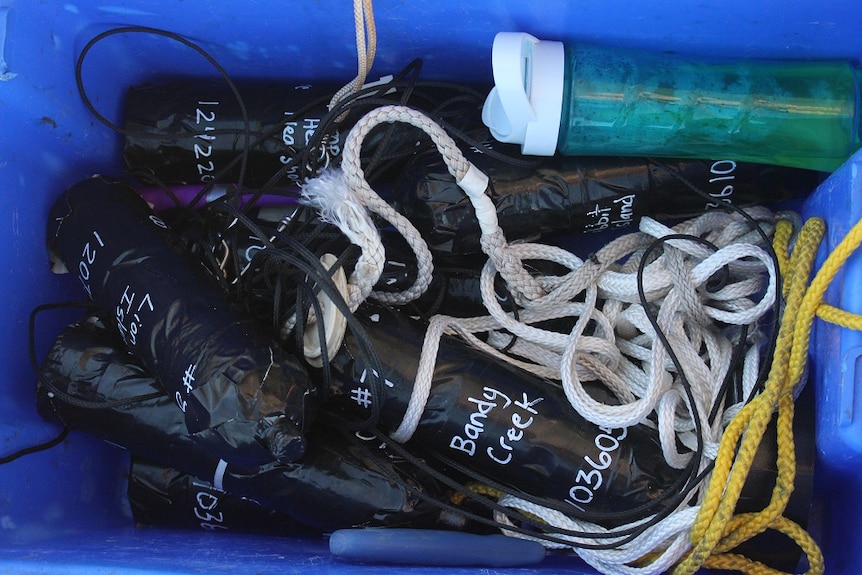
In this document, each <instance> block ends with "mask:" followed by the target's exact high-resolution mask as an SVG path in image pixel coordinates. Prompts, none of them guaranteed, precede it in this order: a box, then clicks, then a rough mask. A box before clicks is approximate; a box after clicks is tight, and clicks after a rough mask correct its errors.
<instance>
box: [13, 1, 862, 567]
mask: <svg viewBox="0 0 862 575" xmlns="http://www.w3.org/2000/svg"><path fill="white" fill-rule="evenodd" d="M375 12H376V20H377V25H378V37H379V44H378V58H377V61H376V63H375V68H374V72H379V73H381V74H385V73H389V72H392V71H395V70H398V69H400V68H401V67H403V66H404V65H406V64H407V63H408V62H409V61H410V60H412V59H413V58H415V57H421V58H423V59H424V69H423V70H424V74H426V75H427V76H428V77H438V78H447V79H462V80H469V81H476V80H479V81H484V82H490V47H491V43H492V40H493V37H494V35H495V33H496V32H498V31H501V30H522V31H527V32H530V33H532V34H534V35H536V36H539V37H543V38H548V39H561V40H586V41H596V42H602V43H611V44H620V45H627V46H633V47H644V48H652V49H661V50H672V51H679V52H684V53H688V54H692V55H715V54H721V55H728V56H747V57H775V58H827V57H828V58H844V59H851V60H854V61H859V59H860V57H862V35H860V34H859V31H860V29H862V5H860V4H859V3H856V2H848V1H845V0H824V1H820V2H806V1H803V0H795V1H792V2H787V1H780V0H760V1H757V2H750V1H747V0H705V1H702V2H690V1H688V0H661V1H657V0H644V1H641V2H637V3H632V2H629V1H626V0H581V1H579V2H572V1H570V0H543V1H541V2H538V1H537V2H523V1H517V0H494V1H490V0H489V1H482V0H480V1H474V2H459V1H452V0H448V1H446V0H442V1H441V0H411V1H410V2H405V1H403V0H378V1H377V2H376V5H375ZM128 25H140V26H152V27H157V28H162V29H167V30H170V31H172V32H176V33H179V34H182V35H183V36H185V37H187V38H189V39H191V40H193V41H195V42H198V43H199V44H201V45H202V46H203V47H204V48H205V49H207V50H208V51H210V52H211V53H212V54H213V56H214V57H215V58H216V59H217V60H218V61H219V62H221V63H222V64H223V65H224V66H225V67H226V68H227V70H228V71H229V72H230V73H231V75H233V76H235V77H243V76H248V77H289V78H293V79H322V78H327V79H335V80H340V81H346V80H348V79H350V78H351V77H352V76H353V74H354V69H355V48H354V37H353V34H354V31H353V17H352V7H351V3H350V2H347V1H341V2H335V1H331V0H295V1H294V2H283V1H282V2H274V1H269V0H248V1H246V2H228V1H225V0H186V1H177V0H134V1H133V0H104V1H94V0H70V1H68V2H58V1H53V0H5V1H3V0H0V49H2V52H0V246H2V248H0V249H2V251H3V253H5V254H6V255H5V256H4V257H3V259H2V265H0V319H2V321H3V329H2V330H0V350H2V363H0V394H2V401H0V454H5V453H10V452H13V451H15V450H17V449H20V448H22V447H25V446H29V445H32V444H34V443H39V442H42V441H45V440H47V439H50V438H51V437H53V436H54V435H55V434H56V433H57V431H58V430H57V429H56V428H54V427H53V426H51V425H49V424H47V423H45V422H43V421H42V420H41V419H40V418H39V416H38V415H37V414H36V412H35V408H34V402H33V388H34V375H33V372H32V369H31V366H30V363H29V361H28V346H27V323H28V315H29V313H30V310H31V309H32V308H34V307H35V306H37V305H39V304H42V303H46V302H51V301H61V300H69V299H79V298H80V296H81V294H80V288H79V286H77V285H75V283H74V280H72V279H69V278H68V277H66V278H58V277H57V276H53V275H51V274H50V273H49V270H48V260H47V254H46V251H45V247H44V234H45V217H46V214H47V212H48V207H49V206H50V204H51V203H52V202H53V200H54V198H55V197H56V196H57V195H58V194H59V193H60V192H61V191H62V190H63V189H65V188H66V187H67V186H68V185H70V184H72V183H74V182H76V181H78V180H80V179H82V178H85V177H87V176H89V175H91V174H93V173H97V172H101V173H106V174H116V173H119V171H120V169H121V162H120V143H121V138H120V136H119V135H117V134H116V133H114V132H112V131H110V130H109V129H107V128H105V127H104V126H103V125H101V124H100V123H99V122H97V121H96V120H95V119H94V118H93V116H92V115H91V114H90V113H89V112H88V111H87V110H86V109H85V107H84V106H83V104H82V102H81V100H80V98H79V97H78V94H77V91H76V86H75V76H74V69H75V61H76V58H77V55H78V54H79V52H80V50H81V48H82V47H83V46H84V44H85V43H86V42H87V41H88V40H89V39H90V38H92V37H93V36H94V35H96V34H98V33H100V32H103V31H105V30H108V29H110V28H114V27H117V26H128ZM455 62H457V66H453V63H455ZM84 72H85V73H84V79H85V81H86V84H87V87H88V91H89V94H90V96H91V98H92V100H93V102H94V104H95V105H96V106H97V108H98V109H99V110H100V111H101V113H103V114H104V115H106V116H107V117H109V118H111V119H113V120H115V121H119V119H120V109H121V103H122V99H123V96H124V94H125V90H126V88H127V87H129V86H130V85H133V84H135V83H140V82H142V81H145V80H147V79H150V78H154V77H158V76H161V75H164V74H168V73H170V74H189V73H194V74H214V73H215V72H214V70H212V69H211V68H210V67H209V65H208V64H207V63H206V62H205V61H203V60H202V59H201V58H200V56H198V55H196V54H194V53H193V52H191V51H190V50H188V49H186V48H184V47H182V46H180V45H178V44H176V43H173V42H170V41H168V40H165V39H163V38H155V37H152V36H146V35H142V34H128V35H126V36H124V37H116V38H114V39H112V40H111V41H110V42H106V43H104V44H101V45H99V46H98V47H97V48H95V49H94V50H93V52H92V54H91V57H90V58H89V60H88V62H87V66H86V69H85V71H84ZM860 165H862V160H859V161H858V163H855V164H850V165H849V167H848V168H846V171H845V172H843V175H841V176H840V177H838V178H837V179H835V180H834V181H832V183H830V184H828V189H827V191H826V192H825V193H827V194H830V195H829V197H828V199H827V200H826V201H825V202H824V203H823V204H822V207H820V208H812V210H814V211H820V212H821V213H825V215H826V216H827V217H828V218H829V219H830V223H832V220H837V221H839V222H842V223H843V224H845V225H846V224H848V223H849V222H851V221H853V220H855V219H856V218H857V217H858V216H859V206H858V205H856V204H858V203H859V201H860V200H859V199H857V198H858V197H859V194H860V189H859V188H860V182H859V176H858V175H857V173H856V170H857V169H858V167H859V166H860ZM830 190H831V191H830ZM853 190H855V192H854V191H853ZM854 196H856V197H854ZM851 205H852V210H851V211H849V212H848V211H847V209H846V208H847V206H851ZM856 273H862V272H856ZM856 273H852V272H849V271H848V272H847V275H845V277H844V280H843V281H844V285H845V286H846V287H845V289H844V290H843V294H842V295H841V297H842V301H841V303H842V305H844V306H845V307H853V302H854V300H855V302H856V304H857V305H856V307H860V306H862V303H860V302H862V299H860V298H858V297H856V294H855V293H854V290H853V289H852V288H851V286H855V285H857V284H856V283H855V281H854V280H852V278H853V277H855V275H856ZM837 289H838V290H841V288H840V287H839V288H837ZM856 311H860V310H858V309H857V310H856ZM70 317H71V316H68V317H63V316H62V314H55V315H52V316H50V317H47V318H44V319H43V320H42V321H41V322H40V330H39V334H40V337H39V338H38V341H37V344H38V347H39V349H40V350H42V351H44V349H45V348H46V346H47V345H48V343H49V342H50V341H51V340H52V339H53V337H54V335H55V334H56V333H58V332H59V330H60V329H61V327H62V326H63V325H65V324H66V323H68V320H69V318H70ZM837 337H839V336H838V335H836V334H835V332H834V330H832V331H829V330H827V329H822V328H821V327H818V332H817V339H816V340H815V345H820V344H824V342H832V341H834V338H837ZM845 341H846V342H847V343H846V345H845ZM857 345H858V344H856V343H852V342H850V341H849V340H845V339H842V347H840V348H839V347H836V346H831V345H829V346H827V345H825V344H824V345H823V347H822V348H820V347H818V352H817V356H816V361H815V362H814V370H815V375H816V380H815V383H816V384H817V385H818V386H819V389H818V391H819V396H820V399H821V402H820V403H821V405H820V408H819V409H820V410H819V414H818V416H819V418H820V421H819V423H821V424H822V425H820V427H819V432H818V433H819V435H818V437H819V438H820V439H821V441H820V448H821V451H820V452H819V453H820V456H821V459H819V460H818V466H819V467H818V470H819V471H818V477H817V481H818V483H817V489H818V493H819V494H820V495H821V499H818V501H817V505H816V510H817V515H816V517H815V519H816V522H815V527H816V528H817V532H818V533H819V534H820V536H821V541H822V543H823V544H824V547H825V550H826V554H827V561H828V569H827V572H828V573H835V574H850V573H855V572H857V570H858V568H857V567H856V564H858V562H859V560H860V557H859V554H858V553H856V551H857V550H859V549H862V546H861V545H860V542H862V541H860V531H862V529H860V527H862V471H860V470H859V465H858V459H859V445H860V443H862V439H860V437H862V436H860V434H858V433H857V432H856V431H855V428H854V427H852V423H854V421H855V423H857V424H858V417H857V419H856V420H854V413H852V412H851V413H850V415H849V416H846V415H845V414H844V413H843V412H830V411H828V410H829V409H831V408H832V407H833V403H834V402H836V401H837V405H838V406H844V405H851V406H853V407H855V406H856V405H862V399H860V397H862V396H856V395H854V393H853V390H852V385H853V382H854V381H855V373H854V372H852V371H851V372H850V374H849V375H848V374H847V372H846V371H845V368H848V369H851V370H853V369H855V366H856V365H857V363H858V359H857V358H858V357H859V352H858V349H859V348H858V347H856V346H857ZM820 349H828V350H829V352H828V353H829V355H827V352H826V351H819V350H820ZM839 349H841V350H842V351H841V352H840V353H842V354H844V355H837V354H839V351H838V350H839ZM853 353H856V354H857V355H855V356H853V358H852V359H847V358H849V357H850V355H852V354H853ZM848 385H849V386H850V391H847V388H846V387H842V386H848ZM842 389H844V391H841V390H842ZM835 393H837V394H838V397H837V398H835V397H833V394H835ZM848 394H849V395H848ZM848 398H849V399H848ZM847 402H849V403H847ZM846 417H849V419H850V422H851V426H850V427H847V426H845V425H844V423H845V421H846ZM833 434H834V436H833ZM127 472H128V456H127V454H126V453H125V452H123V451H122V450H121V449H118V448H116V447H113V446H110V445H107V444H104V443H101V442H98V441H95V440H93V439H90V438H88V437H86V436H84V435H81V434H78V433H72V434H71V435H70V437H69V439H68V440H67V441H66V442H65V443H63V444H62V445H61V446H59V447H57V448H55V449H52V450H50V451H47V452H43V453H39V454H35V455H31V456H28V457H25V458H23V459H20V460H17V461H15V462H13V463H10V464H8V465H3V466H0V573H124V574H133V573H198V572H200V573H228V572H234V571H236V570H237V569H242V570H244V571H246V572H253V573H268V572H273V573H274V572H278V573H292V572H302V573H332V572H338V573H341V572H345V573H347V572H360V571H361V572H376V571H377V569H375V568H373V567H354V566H347V565H344V564H340V563H336V562H333V560H332V559H331V558H330V556H329V554H328V552H327V549H326V544H325V542H324V541H299V540H297V541H293V540H284V539H273V538H265V537H249V536H241V535H225V534H219V535H215V534H201V533H177V532H169V531H162V530H154V529H141V530H135V529H134V526H133V525H132V519H131V514H130V512H129V510H128V506H127V503H126V502H125V500H124V492H125V484H124V480H123V477H124V475H125V474H126V473H127ZM826 495H828V496H829V498H831V499H829V500H830V501H831V503H828V504H827V503H825V501H826V499H827V498H826V497H825V496H826ZM563 571H565V572H567V573H584V574H587V573H593V571H592V570H590V569H589V568H587V567H585V566H583V564H582V563H579V562H578V561H576V560H560V559H555V560H553V561H548V562H546V563H545V564H543V565H541V566H540V567H538V568H536V569H528V570H517V572H518V573H533V572H535V573H559V572H563ZM399 572H410V573H419V572H427V573H439V572H440V571H439V570H436V569H427V570H423V569H399ZM447 572H450V573H456V572H459V571H458V570H450V571H447ZM463 572H464V573H467V572H475V571H474V570H463ZM488 572H496V571H488ZM501 572H506V571H505V570H502V571H501ZM512 572H513V573H514V572H516V571H515V570H513V571H512Z"/></svg>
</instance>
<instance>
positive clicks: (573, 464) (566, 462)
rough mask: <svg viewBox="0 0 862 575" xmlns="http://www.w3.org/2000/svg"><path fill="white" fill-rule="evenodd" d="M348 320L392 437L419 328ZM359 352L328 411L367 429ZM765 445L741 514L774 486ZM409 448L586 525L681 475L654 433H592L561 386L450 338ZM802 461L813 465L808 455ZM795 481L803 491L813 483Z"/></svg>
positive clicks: (387, 316) (595, 386) (347, 353)
mask: <svg viewBox="0 0 862 575" xmlns="http://www.w3.org/2000/svg"><path fill="white" fill-rule="evenodd" d="M356 315H357V317H358V318H359V319H360V320H361V321H362V322H363V325H364V326H365V328H366V330H367V332H368V335H369V337H370V338H371V340H372V343H373V345H374V348H375V350H376V352H377V354H378V356H379V358H380V361H381V363H382V365H383V369H384V370H385V373H383V374H382V379H383V382H384V385H383V386H382V388H383V390H384V392H385V393H386V396H385V399H384V404H383V408H382V410H381V421H380V425H381V428H382V429H383V430H386V431H387V432H392V431H394V429H395V427H396V426H397V425H398V424H400V422H401V419H402V417H403V414H404V412H405V410H406V408H407V404H408V402H409V398H410V394H411V392H412V388H413V381H414V380H415V377H416V372H417V368H418V364H419V357H420V350H421V346H422V343H423V339H424V335H425V327H426V326H425V324H423V323H421V322H418V321H415V320H412V319H410V318H408V317H406V316H405V315H404V314H400V313H398V312H396V311H393V310H391V309H389V308H387V307H384V306H381V305H376V304H370V303H367V302H366V303H365V304H363V305H362V306H360V308H359V310H358V311H357V313H356ZM357 351H358V347H357V345H356V341H355V340H354V339H353V337H352V335H351V334H348V335H347V337H346V339H345V342H344V345H343V346H342V348H341V350H340V351H339V353H338V354H337V355H336V357H335V359H334V360H333V362H332V370H333V375H334V378H333V380H334V381H333V388H332V390H331V401H332V402H334V403H336V404H337V405H339V406H340V407H341V408H342V409H344V411H345V413H347V414H349V415H350V416H353V417H357V418H364V417H368V415H369V412H370V408H371V405H372V402H373V401H375V400H376V399H375V397H374V396H373V394H372V393H371V388H370V386H369V385H368V383H367V382H368V381H369V377H370V376H371V375H373V374H371V373H370V371H369V368H368V367H367V366H366V365H365V364H364V363H363V360H362V356H361V355H360V354H358V353H357ZM584 385H585V388H586V389H587V391H588V392H589V393H590V395H592V396H593V397H594V398H596V399H597V400H598V401H604V402H612V401H613V399H612V398H611V396H610V394H609V392H608V391H607V390H606V389H605V388H604V386H603V385H602V384H600V383H598V382H586V383H585V384H584ZM810 424H811V418H810V417H808V418H807V419H804V420H803V422H802V423H801V425H803V426H805V425H807V426H808V429H809V430H810ZM769 437H770V436H769V434H768V435H767V439H766V440H765V441H764V445H763V446H762V447H761V449H760V451H759V452H758V455H757V458H756V461H755V463H754V465H753V466H752V470H751V473H750V475H749V479H748V482H747V483H746V486H745V489H744V492H743V499H742V500H743V501H744V505H745V506H746V508H747V509H751V508H757V507H758V506H760V507H762V506H763V505H765V504H766V502H768V501H769V498H770V494H771V489H772V486H773V485H774V483H775V477H776V467H775V447H774V445H775V440H774V433H773V435H772V436H771V437H772V439H770V438H769ZM408 445H410V446H413V447H414V448H418V449H424V450H429V451H434V452H438V453H441V454H443V455H445V456H447V457H448V459H450V460H452V461H455V462H456V463H459V464H461V465H463V466H465V467H467V468H469V469H471V470H472V471H474V472H478V473H480V474H482V475H484V476H486V477H490V478H492V479H493V480H494V481H497V482H500V483H502V484H505V485H508V486H509V487H511V488H513V489H516V490H519V491H521V492H525V493H528V494H530V495H533V496H536V497H545V498H550V499H553V500H556V501H557V502H560V503H564V504H566V505H565V506H566V507H568V508H569V509H570V512H571V514H572V515H573V516H578V517H583V518H590V519H593V517H591V516H597V515H601V514H604V513H618V512H627V511H631V510H633V509H636V508H639V507H640V506H642V505H645V504H648V503H650V502H651V501H654V500H655V499H657V498H660V497H663V496H672V495H673V493H667V492H668V490H669V489H671V488H672V487H673V486H674V485H675V483H676V482H677V480H678V478H679V476H680V474H681V473H682V471H680V470H675V469H672V468H670V467H669V466H668V465H667V464H666V463H665V459H664V456H663V455H662V451H661V446H660V444H659V440H658V434H657V432H656V431H655V430H654V429H653V428H651V427H648V426H645V425H635V426H632V427H629V428H628V429H626V430H623V429H606V428H602V427H599V426H596V425H594V424H592V423H590V422H588V421H586V420H585V419H583V418H582V417H581V416H580V415H578V414H577V413H576V412H575V410H574V409H573V408H572V407H571V405H570V404H569V402H568V400H567V399H566V397H565V394H564V392H563V390H562V388H561V387H560V386H559V385H557V384H555V383H553V382H550V381H548V380H545V379H542V378H540V377H538V376H536V375H534V374H532V373H529V372H527V371H524V370H521V369H518V368H515V367H512V366H509V365H508V364H505V363H503V362H500V361H499V360H498V359H496V358H494V357H492V356H490V355H488V354H485V353H484V352H481V351H479V350H476V349H474V348H472V347H470V346H469V345H467V344H466V343H464V342H463V341H461V340H460V339H457V338H455V337H452V336H446V335H444V336H443V338H442V339H441V342H440V349H439V353H438V355H437V363H436V366H435V370H434V375H433V379H432V386H431V393H430V397H429V399H428V402H427V404H426V407H425V410H424V412H423V414H422V417H421V419H420V422H419V425H418V427H417V429H416V432H415V433H414V435H413V437H412V439H411V440H410V442H409V444H408ZM800 457H801V458H803V459H806V461H808V462H810V461H812V460H813V452H812V451H811V450H810V449H809V450H808V452H807V453H806V454H800ZM803 469H805V467H804V466H803ZM805 473H809V474H810V468H809V469H808V471H806V472H805ZM801 481H802V482H805V481H810V475H809V477H808V478H807V479H806V478H804V477H803V478H802V479H801ZM803 499H804V498H803ZM804 501H807V499H804ZM801 505H802V506H804V505H805V503H804V502H803V503H801ZM657 510H658V509H653V511H652V512H653V513H654V512H656V511H657ZM604 522H605V523H606V524H608V525H611V524H613V523H615V521H614V520H610V519H608V520H606V521H604Z"/></svg>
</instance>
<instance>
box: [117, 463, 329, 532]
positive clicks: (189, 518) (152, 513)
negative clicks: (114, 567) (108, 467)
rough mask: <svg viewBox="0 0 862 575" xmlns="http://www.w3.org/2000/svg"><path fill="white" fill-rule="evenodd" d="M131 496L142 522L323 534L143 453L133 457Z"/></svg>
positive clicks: (135, 513)
mask: <svg viewBox="0 0 862 575" xmlns="http://www.w3.org/2000/svg"><path fill="white" fill-rule="evenodd" d="M128 496H129V504H130V505H131V508H132V515H133V516H134V518H135V522H136V523H137V524H138V525H149V526H157V527H168V528H179V529H190V530H195V531H210V532H228V531H229V532H239V533H258V534H263V535H280V536H290V537H310V536H317V535H320V531H319V530H316V529H312V528H310V527H307V526H305V525H303V524H302V523H299V522H298V521H296V520H295V519H293V518H292V517H290V516H288V515H285V514H284V513H280V512H278V511H273V510H271V509H267V508H265V507H263V506H261V505H260V504H259V503H257V502H256V501H254V500H252V499H249V498H247V497H237V496H236V495H233V494H231V493H227V492H225V491H223V490H220V489H216V488H215V487H213V485H212V484H211V483H210V482H208V481H202V480H200V479H197V478H195V477H192V476H191V475H189V474H187V473H183V472H182V471H178V470H176V469H171V468H167V467H163V466H161V465H158V464H155V463H150V462H149V461H146V460H143V459H140V458H132V466H131V470H130V473H129V489H128Z"/></svg>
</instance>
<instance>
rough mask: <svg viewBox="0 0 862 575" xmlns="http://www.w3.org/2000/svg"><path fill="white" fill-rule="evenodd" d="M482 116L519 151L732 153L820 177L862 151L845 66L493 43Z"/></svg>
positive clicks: (854, 81) (854, 92)
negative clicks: (491, 79)
mask: <svg viewBox="0 0 862 575" xmlns="http://www.w3.org/2000/svg"><path fill="white" fill-rule="evenodd" d="M492 60H493V72H494V82H495V87H494V89H493V90H492V91H491V93H490V94H489V96H488V99H487V100H486V103H485V107H484V111H483V118H484V119H485V123H486V124H487V125H488V126H489V127H491V128H492V131H493V132H494V135H495V137H497V138H498V139H499V140H501V141H504V142H512V143H519V144H522V149H523V150H524V153H527V154H538V155H552V154H553V153H554V151H555V149H556V150H559V152H560V153H562V154H567V155H578V156H583V155H599V156H603V155H611V154H613V155H625V156H667V157H684V158H716V157H732V158H735V159H737V160H738V161H751V162H759V163H766V164H776V165H782V166H791V167H798V168H808V169H813V170H821V171H832V170H834V169H835V168H837V167H838V166H839V165H841V163H842V162H844V161H845V160H846V159H847V158H849V157H850V155H851V154H852V153H853V152H854V151H855V150H857V149H859V146H860V144H862V142H860V133H859V122H860V91H859V85H860V84H859V77H858V72H857V70H856V69H855V68H854V67H853V65H852V63H851V62H849V61H816V62H814V61H811V62H807V61H792V62H784V61H762V60H761V61H758V60H750V59H744V58H736V59H729V58H725V59H703V58H701V59H697V58H691V57H684V56H682V55H679V54H668V53H656V52H647V51H643V50H634V49H627V48H623V47H619V46H595V45H586V44H569V45H565V46H564V45H563V43H561V42H549V41H540V40H538V39H537V38H534V37H533V36H530V35H529V34H524V33H517V32H501V33H499V34H497V36H496V37H495V39H494V47H493V55H492Z"/></svg>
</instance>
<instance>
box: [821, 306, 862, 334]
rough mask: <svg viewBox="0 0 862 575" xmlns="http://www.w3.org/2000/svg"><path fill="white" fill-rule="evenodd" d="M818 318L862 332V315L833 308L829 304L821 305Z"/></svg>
mask: <svg viewBox="0 0 862 575" xmlns="http://www.w3.org/2000/svg"><path fill="white" fill-rule="evenodd" d="M817 317H819V318H820V319H822V320H823V321H828V322H829V323H834V324H836V325H839V326H841V327H846V328H847V329H855V330H857V331H858V330H862V315H860V314H858V313H851V312H849V311H845V310H843V309H840V308H837V307H833V306H831V305H829V304H827V303H821V304H820V306H819V307H818V308H817Z"/></svg>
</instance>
